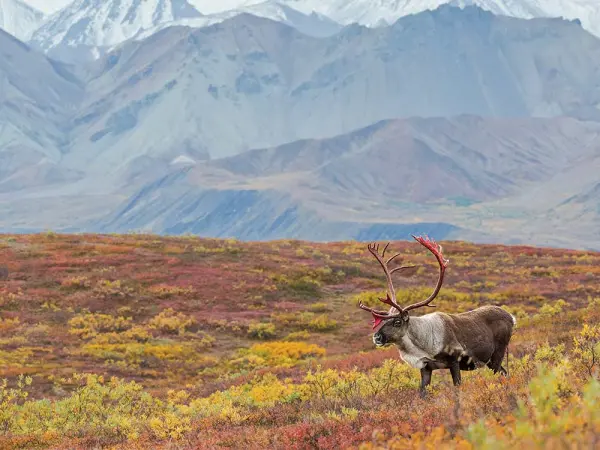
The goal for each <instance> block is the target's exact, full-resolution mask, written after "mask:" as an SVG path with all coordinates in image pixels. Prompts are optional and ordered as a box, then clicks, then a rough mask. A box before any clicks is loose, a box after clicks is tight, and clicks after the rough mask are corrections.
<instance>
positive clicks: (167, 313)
mask: <svg viewBox="0 0 600 450" xmlns="http://www.w3.org/2000/svg"><path fill="white" fill-rule="evenodd" d="M195 324H196V321H195V320H194V319H193V318H192V317H189V316H186V315H185V314H182V313H179V312H178V313H176V312H175V311H174V310H173V309H172V308H167V309H165V310H164V311H163V312H161V313H160V314H158V315H157V316H155V317H153V318H152V319H150V321H149V322H148V327H149V328H151V329H155V330H158V331H159V332H161V333H165V334H179V335H183V334H185V332H186V330H188V329H189V328H191V327H192V326H194V325H195Z"/></svg>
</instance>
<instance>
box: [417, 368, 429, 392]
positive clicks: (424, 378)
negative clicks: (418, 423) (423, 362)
mask: <svg viewBox="0 0 600 450" xmlns="http://www.w3.org/2000/svg"><path fill="white" fill-rule="evenodd" d="M431 372H432V370H431V369H430V368H429V367H427V366H425V367H423V368H422V369H421V387H420V388H419V393H420V395H421V398H425V397H426V396H427V390H426V388H427V386H429V384H430V383H431Z"/></svg>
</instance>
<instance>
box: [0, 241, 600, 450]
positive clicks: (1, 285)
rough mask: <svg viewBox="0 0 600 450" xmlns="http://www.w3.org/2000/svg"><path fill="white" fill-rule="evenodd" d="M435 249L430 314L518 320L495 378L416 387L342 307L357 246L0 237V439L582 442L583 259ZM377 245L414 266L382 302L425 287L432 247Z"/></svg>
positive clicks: (590, 390)
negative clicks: (441, 268)
mask: <svg viewBox="0 0 600 450" xmlns="http://www.w3.org/2000/svg"><path fill="white" fill-rule="evenodd" d="M443 245H444V250H445V254H446V256H447V257H448V258H449V259H450V265H449V268H448V271H447V276H446V281H445V284H444V287H443V288H442V290H441V292H440V295H439V297H438V300H436V305H437V309H438V310H441V311H445V312H460V311H465V310H468V309H471V308H475V307H477V306H480V305H486V304H497V305H500V306H503V307H504V308H506V309H507V310H509V311H510V312H511V313H513V314H514V315H515V316H516V317H517V319H518V328H517V331H516V334H515V335H514V337H513V341H512V342H511V346H510V351H511V357H510V358H511V360H510V371H511V376H510V377H508V378H501V377H498V376H494V375H493V374H492V373H491V372H490V371H488V370H486V369H482V370H478V371H475V372H472V373H463V381H464V384H463V385H462V386H461V387H460V389H455V388H454V387H453V386H452V385H451V382H450V381H451V380H450V376H449V374H448V373H446V372H447V371H436V372H435V373H434V382H433V386H432V390H433V391H432V394H431V396H430V399H429V400H422V399H420V398H419V396H418V394H417V389H416V388H417V386H418V382H419V373H418V371H416V370H414V369H412V368H410V367H409V366H407V365H406V364H404V363H402V362H401V361H399V359H398V355H397V352H396V351H395V350H394V349H392V348H386V349H383V350H376V349H374V348H373V345H372V343H371V338H370V333H371V324H370V322H371V317H370V314H368V313H366V312H364V311H362V310H360V309H359V308H357V304H358V301H359V300H362V301H363V302H365V303H367V304H376V302H377V300H376V298H377V296H378V295H381V294H382V293H383V289H384V288H385V281H384V278H383V275H382V273H381V269H380V268H379V266H378V264H377V263H376V261H375V260H374V259H373V258H372V257H371V256H370V255H369V253H368V252H367V251H366V245H365V244H362V243H355V242H342V243H332V244H313V243H305V242H297V241H274V242H269V243H242V242H238V241H235V240H215V239H199V238H195V237H177V238H166V237H157V236H152V235H58V234H53V233H44V234H37V235H0V265H2V266H7V267H8V269H9V272H10V275H9V278H8V280H6V281H0V362H1V364H0V377H1V378H3V379H5V382H4V383H3V384H1V385H0V430H1V432H0V447H1V448H7V449H9V448H10V449H12V448H70V449H72V448H75V449H79V448H82V449H83V448H123V449H125V448H127V449H129V448H148V447H151V448H159V449H160V448H165V449H167V448H168V449H171V448H240V447H245V448H249V449H250V448H265V447H266V448H286V449H287V448H298V449H305V448H306V449H308V448H323V449H325V448H357V449H358V448H362V449H375V448H377V449H379V448H398V449H400V448H402V449H404V448H434V447H435V448H461V449H463V448H464V449H467V448H477V449H479V448H484V449H485V448H489V449H503V448H510V447H515V446H517V447H519V448H598V447H597V446H599V445H600V414H599V411H600V387H599V385H598V381H597V380H598V375H599V373H598V372H599V369H598V366H599V365H600V361H599V359H600V328H599V325H598V324H599V322H600V320H599V319H600V283H599V282H598V281H599V279H600V254H598V253H593V252H578V251H567V250H553V249H537V248H531V247H524V246H512V247H508V246H494V245H482V246H477V245H472V244H467V243H461V242H444V243H443ZM392 247H393V249H394V250H396V251H400V252H402V253H403V254H405V255H406V262H409V261H410V262H411V263H416V264H421V265H422V267H421V268H420V269H419V270H418V271H417V272H416V274H415V275H414V276H413V277H410V278H405V279H402V278H400V277H399V278H398V280H397V281H396V286H397V290H398V299H399V301H400V302H401V303H408V302H412V301H414V300H415V299H420V298H422V297H423V296H426V295H428V294H429V291H430V290H431V289H432V287H433V285H434V283H435V280H436V277H437V266H436V263H435V260H434V258H433V257H432V256H431V255H430V254H429V253H428V252H427V251H426V250H425V249H423V248H422V247H420V246H419V245H418V244H416V243H414V242H397V243H394V244H393V245H392ZM427 312H430V311H429V310H428V311H427ZM416 313H417V314H419V313H420V312H416Z"/></svg>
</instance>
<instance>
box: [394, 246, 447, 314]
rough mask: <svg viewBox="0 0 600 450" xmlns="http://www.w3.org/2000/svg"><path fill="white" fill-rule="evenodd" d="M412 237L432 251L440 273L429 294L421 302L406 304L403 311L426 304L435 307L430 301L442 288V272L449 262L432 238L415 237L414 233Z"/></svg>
mask: <svg viewBox="0 0 600 450" xmlns="http://www.w3.org/2000/svg"><path fill="white" fill-rule="evenodd" d="M413 238H414V239H415V240H416V241H417V242H418V243H419V244H421V245H422V246H424V247H425V248H426V249H427V250H429V251H430V252H431V253H433V255H434V256H435V258H436V259H437V261H438V264H439V265H440V275H439V277H438V282H437V285H436V286H435V289H434V290H433V292H432V293H431V295H430V296H429V297H427V298H426V299H425V300H423V301H421V302H418V303H413V304H412V305H409V306H407V307H406V308H404V311H410V310H411V309H416V308H420V307H421V306H428V307H430V308H434V307H435V306H434V305H430V303H431V302H432V301H433V299H434V298H435V297H437V295H438V293H439V292H440V289H441V288H442V284H443V283H444V274H445V271H446V267H447V266H448V263H449V262H450V261H449V260H447V259H445V258H444V255H443V253H442V246H441V245H439V244H437V243H436V242H435V241H434V240H433V239H429V238H423V237H421V236H419V237H417V236H415V235H413Z"/></svg>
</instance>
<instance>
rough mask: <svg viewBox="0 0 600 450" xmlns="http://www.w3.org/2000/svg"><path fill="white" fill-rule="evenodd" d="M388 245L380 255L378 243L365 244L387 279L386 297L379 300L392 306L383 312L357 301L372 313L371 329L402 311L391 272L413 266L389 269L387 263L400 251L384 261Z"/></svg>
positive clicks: (398, 254) (361, 306)
mask: <svg viewBox="0 0 600 450" xmlns="http://www.w3.org/2000/svg"><path fill="white" fill-rule="evenodd" d="M389 245H390V243H389V242H388V243H387V244H386V246H385V247H384V248H383V252H381V255H380V254H379V244H369V245H368V246H367V248H368V249H369V252H371V254H372V255H373V256H374V257H375V259H376V260H377V261H378V262H379V264H380V265H381V267H382V268H383V271H384V273H385V277H386V279H387V285H388V292H387V294H386V298H380V299H379V300H380V301H381V302H383V303H385V304H386V305H390V306H391V307H392V308H390V311H389V312H385V311H377V310H375V309H373V308H369V307H367V306H365V305H364V304H363V303H362V302H360V303H359V305H358V306H359V307H360V308H362V309H364V310H365V311H369V312H370V313H371V314H373V329H375V328H376V327H377V325H379V324H380V323H381V322H382V321H383V320H385V319H389V318H391V317H396V316H398V315H400V314H401V313H402V306H400V305H399V304H398V303H397V301H396V290H395V289H394V282H393V281H392V274H393V273H394V272H397V271H399V270H402V269H410V268H413V267H415V266H400V267H395V268H393V269H392V270H390V269H389V267H388V264H389V263H391V262H392V261H393V260H394V259H396V258H397V257H398V256H400V253H396V254H395V255H394V256H392V257H390V258H389V259H388V260H387V261H384V258H385V252H386V250H387V249H388V247H389ZM390 294H391V297H390ZM394 308H395V309H396V310H397V311H398V313H397V314H392V311H393V309H394Z"/></svg>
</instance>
